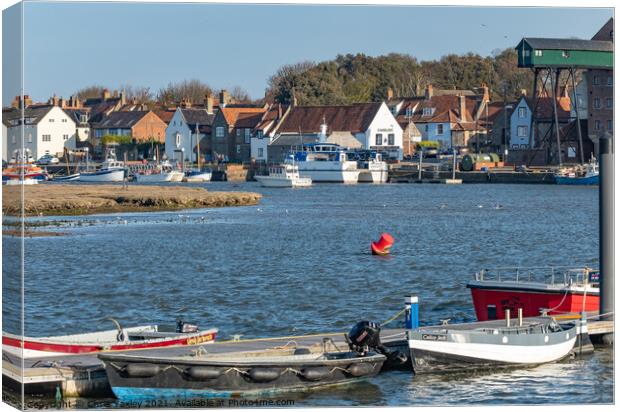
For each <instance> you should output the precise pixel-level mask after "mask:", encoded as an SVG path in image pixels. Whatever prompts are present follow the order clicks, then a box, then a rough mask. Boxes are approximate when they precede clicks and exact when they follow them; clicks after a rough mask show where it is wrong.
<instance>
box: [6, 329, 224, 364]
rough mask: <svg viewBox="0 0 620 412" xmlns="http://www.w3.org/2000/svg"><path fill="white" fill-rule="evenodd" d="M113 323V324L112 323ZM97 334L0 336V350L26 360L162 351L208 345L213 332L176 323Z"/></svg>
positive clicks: (214, 331)
mask: <svg viewBox="0 0 620 412" xmlns="http://www.w3.org/2000/svg"><path fill="white" fill-rule="evenodd" d="M115 323H116V322H115ZM117 326H118V328H117V329H113V330H106V331H100V332H91V333H83V334H76V335H64V336H50V337H41V338H33V337H24V338H23V339H22V337H21V336H17V335H13V334H10V333H5V332H3V333H2V350H3V351H6V352H8V353H10V354H12V355H14V356H17V357H20V358H24V359H28V358H39V357H52V356H53V357H55V356H67V355H78V354H94V353H97V352H103V351H105V352H114V351H124V350H129V349H149V348H166V347H174V346H186V345H197V344H205V343H212V342H214V341H215V337H216V335H217V329H214V328H211V329H207V330H204V331H200V330H198V328H197V327H196V326H194V325H189V324H185V323H183V322H180V321H178V322H177V325H176V327H174V326H166V325H146V326H135V327H129V328H121V327H120V326H119V325H118V323H117Z"/></svg>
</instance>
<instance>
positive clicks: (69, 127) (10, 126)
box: [2, 105, 76, 160]
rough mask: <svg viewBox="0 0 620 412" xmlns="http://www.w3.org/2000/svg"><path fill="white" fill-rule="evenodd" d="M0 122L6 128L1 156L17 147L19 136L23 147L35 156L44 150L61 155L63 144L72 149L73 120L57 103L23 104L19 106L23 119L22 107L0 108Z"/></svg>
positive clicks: (9, 156)
mask: <svg viewBox="0 0 620 412" xmlns="http://www.w3.org/2000/svg"><path fill="white" fill-rule="evenodd" d="M2 122H3V124H4V125H5V126H6V128H7V131H6V151H5V152H4V153H6V157H7V159H5V160H8V159H10V158H11V156H12V155H13V153H14V152H15V151H16V150H18V149H20V148H21V145H22V136H23V144H24V147H25V148H26V149H29V150H30V153H31V155H32V156H33V157H34V158H35V159H38V158H40V157H41V156H43V155H44V154H52V155H56V156H62V154H63V152H64V149H65V148H67V149H75V143H76V125H75V122H74V121H73V119H72V118H71V117H70V116H69V115H67V113H65V112H64V111H63V110H62V109H61V108H60V107H58V106H50V105H31V106H29V107H26V108H25V109H24V110H23V123H22V110H19V109H17V108H14V109H12V110H8V111H4V110H3V112H2ZM3 146H4V144H3ZM3 149H4V147H3Z"/></svg>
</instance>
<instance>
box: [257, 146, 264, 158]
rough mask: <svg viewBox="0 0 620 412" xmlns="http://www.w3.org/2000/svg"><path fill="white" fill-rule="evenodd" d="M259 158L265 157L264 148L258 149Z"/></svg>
mask: <svg viewBox="0 0 620 412" xmlns="http://www.w3.org/2000/svg"><path fill="white" fill-rule="evenodd" d="M258 157H263V148H262V147H259V148H258Z"/></svg>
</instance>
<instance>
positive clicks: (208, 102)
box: [204, 92, 213, 114]
mask: <svg viewBox="0 0 620 412" xmlns="http://www.w3.org/2000/svg"><path fill="white" fill-rule="evenodd" d="M204 106H205V109H207V113H209V114H212V113H213V94H211V92H207V94H205V103H204Z"/></svg>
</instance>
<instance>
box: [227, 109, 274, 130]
mask: <svg viewBox="0 0 620 412" xmlns="http://www.w3.org/2000/svg"><path fill="white" fill-rule="evenodd" d="M220 110H221V112H222V114H223V115H224V119H226V123H228V126H230V127H234V125H235V123H236V122H237V117H239V114H241V113H264V112H265V109H263V108H262V107H224V108H221V109H220Z"/></svg>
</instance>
